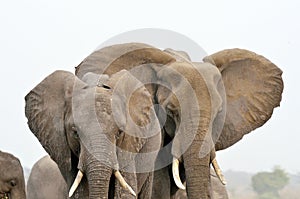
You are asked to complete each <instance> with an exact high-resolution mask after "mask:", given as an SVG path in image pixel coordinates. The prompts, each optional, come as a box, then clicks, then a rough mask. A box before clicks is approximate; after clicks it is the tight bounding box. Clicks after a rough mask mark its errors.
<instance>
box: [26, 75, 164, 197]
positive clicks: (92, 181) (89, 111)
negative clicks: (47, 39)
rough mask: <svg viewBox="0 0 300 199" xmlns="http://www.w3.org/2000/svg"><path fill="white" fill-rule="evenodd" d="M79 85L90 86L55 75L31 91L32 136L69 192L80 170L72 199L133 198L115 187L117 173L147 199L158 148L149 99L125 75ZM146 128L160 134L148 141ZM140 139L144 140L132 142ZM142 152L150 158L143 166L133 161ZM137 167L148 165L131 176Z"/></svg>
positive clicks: (28, 109) (28, 98) (28, 110)
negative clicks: (61, 176)
mask: <svg viewBox="0 0 300 199" xmlns="http://www.w3.org/2000/svg"><path fill="white" fill-rule="evenodd" d="M89 76H90V78H94V77H95V76H94V75H90V74H89ZM86 78H87V79H86ZM83 79H85V81H86V82H88V84H87V83H85V82H84V81H82V80H79V79H78V78H77V77H75V76H74V75H73V74H72V73H70V72H66V71H56V72H54V73H52V74H51V75H49V76H48V77H47V78H45V79H44V80H43V81H42V82H41V83H39V84H38V85H37V86H36V87H35V88H34V89H33V90H32V91H30V92H29V93H28V95H27V96H26V97H25V99H26V107H25V113H26V117H27V118H28V125H29V127H30V129H31V131H32V132H33V133H34V135H35V136H36V137H37V138H38V139H39V141H40V143H41V144H42V146H43V147H44V148H45V150H46V151H47V152H48V154H49V155H50V156H51V158H52V159H53V160H54V161H55V162H56V163H57V165H58V168H59V170H60V172H61V174H62V175H63V177H64V179H65V181H66V183H67V188H68V190H69V189H70V187H71V185H72V184H73V181H74V179H75V177H76V174H77V172H78V170H81V171H82V172H83V173H84V176H83V179H82V181H81V183H80V185H79V187H78V188H77V190H76V192H75V194H74V195H73V197H72V198H90V199H93V198H135V197H134V196H133V195H132V194H130V192H129V191H128V190H124V189H123V188H122V187H121V186H120V183H119V181H116V179H115V178H114V175H113V173H114V171H115V170H120V172H121V173H122V175H123V176H124V178H125V180H126V181H127V183H128V184H129V185H130V186H131V187H132V188H133V190H134V191H135V192H136V193H137V194H138V195H139V196H140V197H141V198H150V195H151V190H152V179H153V175H152V174H153V172H152V171H153V167H154V161H155V157H156V152H155V151H156V150H157V149H159V147H160V133H159V128H158V125H159V124H158V121H157V118H156V116H155V112H154V110H153V108H152V101H151V96H150V95H149V93H148V91H147V90H146V89H145V87H144V86H143V85H142V84H141V83H140V82H139V81H138V80H137V79H135V78H134V77H133V76H131V75H130V73H128V72H127V71H125V70H122V71H120V72H118V73H116V74H114V75H112V76H111V77H110V78H108V76H107V75H104V76H99V77H98V78H96V79H89V78H88V77H87V76H86V77H85V78H83ZM88 80H90V81H88ZM94 80H97V81H94ZM124 82H126V84H124ZM133 88H135V89H134V92H133V93H131V89H133ZM133 105H137V106H133ZM130 119H131V121H132V122H131V123H130V122H128V121H129V120H130ZM150 120H151V122H152V123H151V124H152V125H148V124H150ZM155 125H156V126H157V127H156V128H155ZM136 126H139V127H141V128H140V129H138V128H135V127H136ZM148 128H150V129H151V130H155V129H158V130H157V131H156V132H154V133H153V134H151V135H147V133H150V132H153V131H150V130H149V129H148ZM141 129H142V130H141ZM137 130H139V131H137ZM125 132H126V133H125ZM127 132H128V133H127ZM141 133H143V135H144V136H146V137H135V136H140V135H141ZM147 136H148V137H147ZM126 152H127V153H126ZM129 152H132V154H130V153H129ZM140 152H153V153H152V155H151V156H149V157H148V159H147V160H142V159H140V158H139V159H136V153H140ZM139 161H147V165H148V167H149V168H148V171H147V172H145V173H142V174H137V173H136V172H135V170H136V168H135V166H136V164H137V165H138V164H139V163H140V162H139Z"/></svg>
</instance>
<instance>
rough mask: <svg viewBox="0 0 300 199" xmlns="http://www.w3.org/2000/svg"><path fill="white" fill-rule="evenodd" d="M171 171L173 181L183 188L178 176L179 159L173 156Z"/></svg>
mask: <svg viewBox="0 0 300 199" xmlns="http://www.w3.org/2000/svg"><path fill="white" fill-rule="evenodd" d="M172 173H173V179H174V181H175V184H176V185H177V187H178V188H179V189H182V190H185V186H184V185H183V183H182V182H181V179H180V176H179V160H178V159H176V158H173V163H172Z"/></svg>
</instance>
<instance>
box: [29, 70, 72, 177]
mask: <svg viewBox="0 0 300 199" xmlns="http://www.w3.org/2000/svg"><path fill="white" fill-rule="evenodd" d="M74 80H75V76H74V75H73V74H72V73H70V72H67V71H55V72H54V73H52V74H51V75H49V76H48V77H46V78H45V79H44V80H43V81H42V82H41V83H39V84H38V85H37V86H36V87H35V88H34V89H32V90H31V91H30V92H29V93H28V94H27V95H26V97H25V100H26V106H25V115H26V117H27V119H28V126H29V128H30V130H31V131H32V133H33V134H34V135H35V136H36V137H37V138H38V140H39V141H40V143H41V144H42V146H43V147H44V149H45V150H46V152H47V153H48V154H49V155H50V156H51V158H52V159H53V160H54V161H55V162H56V163H57V164H58V167H59V169H60V171H61V173H62V175H64V178H65V179H66V180H67V173H68V172H70V170H71V151H70V149H69V147H68V144H67V139H66V135H65V126H64V120H65V110H66V108H67V107H66V104H69V105H70V104H71V102H70V101H71V96H72V91H73V84H74Z"/></svg>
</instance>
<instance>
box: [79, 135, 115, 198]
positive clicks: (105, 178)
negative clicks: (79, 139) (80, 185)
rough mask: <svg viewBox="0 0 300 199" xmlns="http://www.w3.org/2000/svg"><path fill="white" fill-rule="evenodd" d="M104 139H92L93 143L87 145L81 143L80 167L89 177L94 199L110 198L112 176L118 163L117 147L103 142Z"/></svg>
mask: <svg viewBox="0 0 300 199" xmlns="http://www.w3.org/2000/svg"><path fill="white" fill-rule="evenodd" d="M104 140H105V139H104V138H102V140H100V139H98V138H97V139H95V140H91V141H92V142H93V143H90V144H91V145H86V146H87V147H85V146H84V145H83V144H81V152H80V156H79V163H78V169H79V170H80V171H83V173H84V174H85V176H86V178H87V181H88V189H89V198H92V199H94V198H108V193H109V183H110V178H111V175H112V173H113V170H114V169H116V168H114V167H115V165H117V155H116V150H115V147H114V146H113V145H112V144H110V145H108V143H103V141H104ZM106 141H108V140H106ZM96 142H97V143H96ZM88 146H95V148H90V147H88Z"/></svg>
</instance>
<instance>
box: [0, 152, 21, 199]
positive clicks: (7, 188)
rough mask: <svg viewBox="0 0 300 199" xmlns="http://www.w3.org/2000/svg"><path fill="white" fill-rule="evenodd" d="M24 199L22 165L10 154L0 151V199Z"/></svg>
mask: <svg viewBox="0 0 300 199" xmlns="http://www.w3.org/2000/svg"><path fill="white" fill-rule="evenodd" d="M5 196H8V198H9V199H26V193H25V179H24V173H23V168H22V165H21V163H20V161H19V159H18V158H16V157H15V156H13V155H12V154H9V153H6V152H3V151H0V199H2V198H5Z"/></svg>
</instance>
